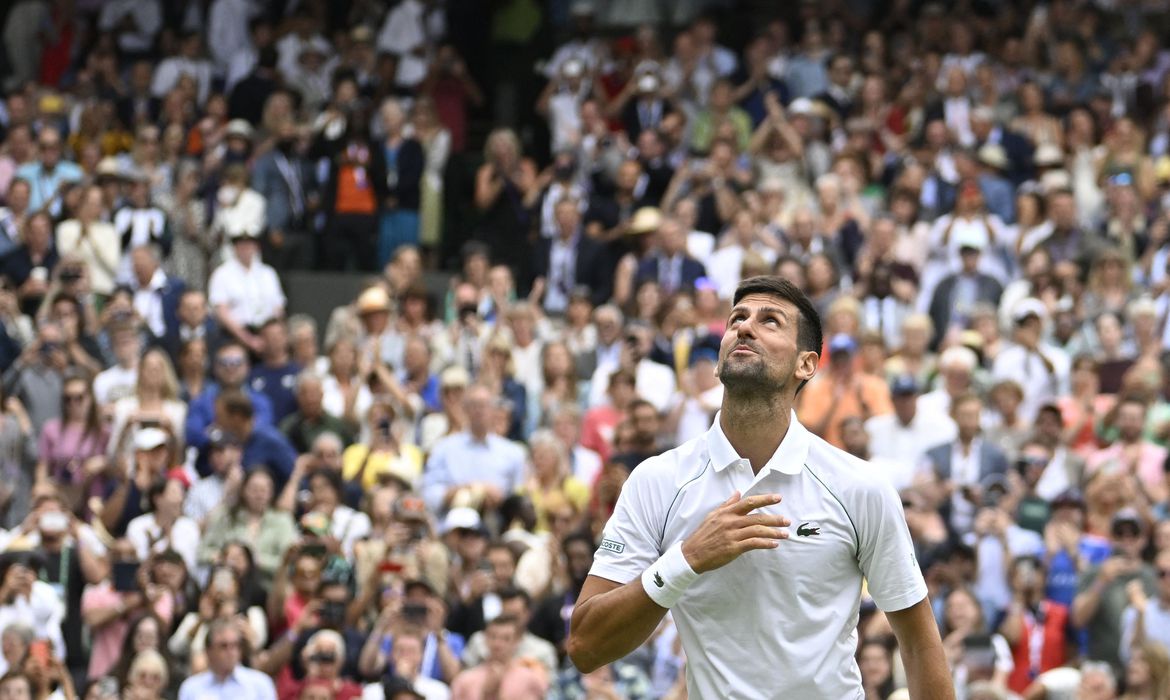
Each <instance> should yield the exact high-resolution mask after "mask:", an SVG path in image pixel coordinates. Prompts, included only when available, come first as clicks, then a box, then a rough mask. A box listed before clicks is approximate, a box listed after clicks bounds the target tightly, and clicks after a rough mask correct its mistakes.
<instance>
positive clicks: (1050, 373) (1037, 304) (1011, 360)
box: [991, 298, 1069, 421]
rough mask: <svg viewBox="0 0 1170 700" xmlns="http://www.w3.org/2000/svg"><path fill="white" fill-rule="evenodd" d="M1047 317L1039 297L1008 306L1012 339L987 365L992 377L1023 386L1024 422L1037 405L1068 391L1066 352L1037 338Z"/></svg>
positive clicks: (1022, 413) (1048, 401)
mask: <svg viewBox="0 0 1170 700" xmlns="http://www.w3.org/2000/svg"><path fill="white" fill-rule="evenodd" d="M1047 318H1048V311H1047V309H1046V308H1045V307H1044V304H1043V302H1041V301H1040V300H1038V299H1034V298H1028V299H1023V300H1021V301H1019V302H1018V303H1017V304H1016V305H1015V308H1014V309H1012V322H1013V324H1014V327H1013V337H1012V339H1013V341H1014V342H1013V343H1012V344H1011V345H1009V346H1008V347H1006V348H1004V349H1003V350H1002V351H1001V352H1000V353H999V355H998V356H997V357H996V358H995V364H994V365H992V368H991V375H992V378H993V379H994V380H996V381H1006V380H1011V381H1014V382H1016V383H1017V384H1019V385H1020V387H1022V388H1023V390H1024V401H1023V403H1022V404H1021V405H1020V418H1021V419H1023V420H1024V421H1031V420H1032V419H1034V418H1035V417H1036V412H1037V411H1038V410H1039V408H1040V406H1042V405H1044V404H1046V403H1051V402H1053V401H1055V400H1056V399H1057V397H1059V396H1063V395H1064V394H1065V393H1066V392H1067V391H1068V382H1069V360H1068V355H1067V354H1065V352H1064V351H1063V350H1061V349H1060V348H1056V347H1052V346H1051V345H1049V344H1047V343H1044V342H1042V341H1041V337H1042V336H1041V333H1042V330H1043V326H1044V322H1045V320H1046V319H1047Z"/></svg>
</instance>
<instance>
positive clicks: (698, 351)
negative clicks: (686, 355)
mask: <svg viewBox="0 0 1170 700" xmlns="http://www.w3.org/2000/svg"><path fill="white" fill-rule="evenodd" d="M703 360H707V361H708V362H718V361H719V352H718V351H716V350H712V349H711V348H708V347H703V346H699V347H695V348H691V357H690V362H689V365H690V366H691V367H694V366H695V365H697V364H699V363H700V362H702V361H703Z"/></svg>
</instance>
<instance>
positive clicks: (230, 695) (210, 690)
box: [179, 666, 276, 700]
mask: <svg viewBox="0 0 1170 700" xmlns="http://www.w3.org/2000/svg"><path fill="white" fill-rule="evenodd" d="M179 700H276V686H275V685H274V684H273V683H272V679H271V678H269V677H268V675H267V674H264V673H261V672H259V671H256V670H254V669H251V668H247V667H244V666H236V668H235V669H234V670H233V671H232V672H231V674H230V675H229V676H228V677H227V678H225V679H224V680H223V681H222V682H220V681H219V680H218V679H217V678H216V677H215V675H214V674H213V673H212V672H211V671H204V672H203V673H197V674H195V675H194V676H191V677H190V678H188V679H187V680H185V681H183V685H181V686H179Z"/></svg>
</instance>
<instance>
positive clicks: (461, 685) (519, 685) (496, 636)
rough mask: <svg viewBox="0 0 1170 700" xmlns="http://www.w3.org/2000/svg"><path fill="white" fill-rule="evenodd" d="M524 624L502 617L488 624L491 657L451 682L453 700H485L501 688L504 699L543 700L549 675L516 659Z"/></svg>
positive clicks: (487, 636) (508, 617) (509, 617)
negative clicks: (483, 699) (492, 692)
mask: <svg viewBox="0 0 1170 700" xmlns="http://www.w3.org/2000/svg"><path fill="white" fill-rule="evenodd" d="M521 634H522V629H521V627H520V621H519V620H517V619H516V618H514V617H511V616H508V615H501V616H499V617H496V618H494V619H493V620H492V621H491V622H489V623H487V628H486V629H485V630H484V635H485V637H486V640H487V642H486V646H487V654H486V657H485V659H484V662H483V663H482V664H480V665H479V666H476V667H475V668H470V669H467V670H466V671H463V672H462V673H460V674H459V675H458V676H456V677H455V680H454V681H453V682H452V683H451V699H452V700H475V699H476V698H483V697H484V696H485V695H486V694H487V692H488V691H489V689H490V688H498V692H499V693H500V695H501V696H502V697H507V698H514V699H515V700H539V699H540V698H543V697H545V694H546V693H547V692H548V687H549V679H548V677H547V674H546V673H545V672H543V671H541V670H537V669H534V668H532V667H531V666H529V665H528V664H526V663H524V661H523V660H521V659H518V658H516V651H517V649H518V648H519V645H520V641H521V638H522V637H521Z"/></svg>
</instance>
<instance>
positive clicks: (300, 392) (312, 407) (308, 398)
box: [297, 381, 325, 418]
mask: <svg viewBox="0 0 1170 700" xmlns="http://www.w3.org/2000/svg"><path fill="white" fill-rule="evenodd" d="M324 398H325V391H324V390H323V389H322V388H321V383H320V382H317V381H306V382H302V383H301V385H300V387H299V388H298V389H297V408H299V409H300V411H301V413H303V414H304V415H305V416H308V417H310V418H316V417H317V416H320V415H321V412H322V407H321V403H322V401H323V400H324Z"/></svg>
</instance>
